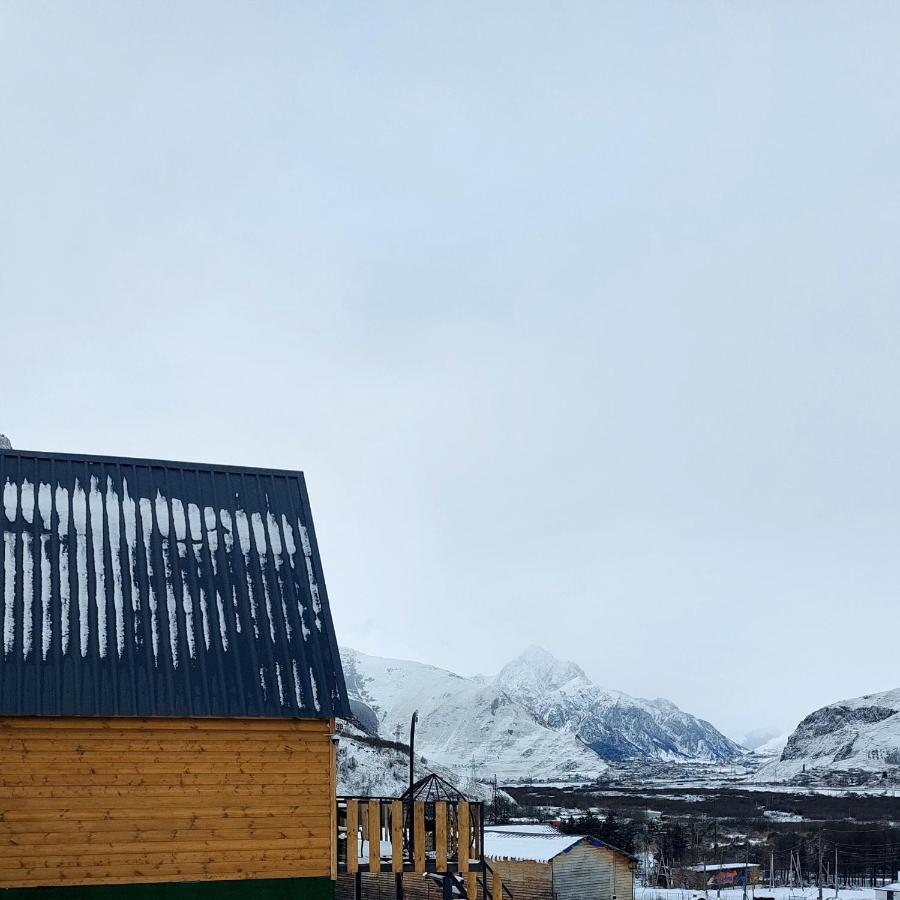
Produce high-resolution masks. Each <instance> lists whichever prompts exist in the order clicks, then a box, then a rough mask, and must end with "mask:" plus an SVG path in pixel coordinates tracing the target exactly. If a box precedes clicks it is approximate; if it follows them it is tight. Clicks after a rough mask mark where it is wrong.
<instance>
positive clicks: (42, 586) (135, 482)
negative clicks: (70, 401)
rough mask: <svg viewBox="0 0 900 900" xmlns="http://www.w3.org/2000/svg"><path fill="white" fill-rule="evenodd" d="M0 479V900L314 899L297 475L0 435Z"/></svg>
mask: <svg viewBox="0 0 900 900" xmlns="http://www.w3.org/2000/svg"><path fill="white" fill-rule="evenodd" d="M0 491H2V493H3V507H2V509H0V530H2V533H3V546H2V552H0V584H2V590H0V629H2V631H0V637H2V653H0V896H2V897H3V898H4V900H7V898H8V900H18V898H30V897H34V898H57V897H58V898H72V900H76V898H98V900H116V898H128V900H150V898H153V900H159V898H179V900H188V898H216V900H226V898H233V900H238V898H242V897H246V898H253V900H275V898H288V897H290V898H293V900H306V898H326V897H329V898H330V897H332V896H333V884H334V882H333V879H334V877H335V876H336V872H337V807H336V798H335V756H334V744H333V740H332V737H333V735H334V719H335V716H345V715H347V711H348V706H347V696H346V689H345V686H344V677H343V674H342V671H341V662H340V657H339V655H338V650H337V644H336V641H335V634H334V629H333V625H332V619H331V613H330V611H329V606H328V597H327V593H326V590H325V582H324V579H323V576H322V565H321V561H320V559H319V551H318V547H317V543H316V535H315V529H314V528H313V522H312V516H311V513H310V506H309V498H308V496H307V490H306V485H305V482H304V478H303V475H302V474H301V473H299V472H290V471H273V470H261V469H244V468H233V467H226V466H208V465H194V464H185V463H171V462H158V461H151V460H140V459H111V458H105V457H96V456H71V455H62V454H46V453H28V452H21V451H14V450H11V449H9V448H8V447H5V448H2V449H0Z"/></svg>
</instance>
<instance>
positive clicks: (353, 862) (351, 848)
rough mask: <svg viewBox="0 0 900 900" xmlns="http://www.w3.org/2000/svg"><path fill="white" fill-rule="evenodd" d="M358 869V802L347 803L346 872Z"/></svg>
mask: <svg viewBox="0 0 900 900" xmlns="http://www.w3.org/2000/svg"><path fill="white" fill-rule="evenodd" d="M357 869H359V801H358V800H348V801H347V871H348V872H356V871H357Z"/></svg>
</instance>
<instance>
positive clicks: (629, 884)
mask: <svg viewBox="0 0 900 900" xmlns="http://www.w3.org/2000/svg"><path fill="white" fill-rule="evenodd" d="M553 893H554V900H582V898H584V897H593V898H596V900H634V878H633V875H632V863H631V860H630V859H629V858H628V857H627V856H625V855H624V854H622V853H616V852H615V851H614V850H610V849H608V848H606V847H595V846H593V845H592V844H590V843H589V842H588V841H582V842H581V843H579V844H576V845H575V846H574V847H572V848H571V849H570V850H569V851H568V852H566V853H560V854H559V855H558V856H556V857H554V858H553Z"/></svg>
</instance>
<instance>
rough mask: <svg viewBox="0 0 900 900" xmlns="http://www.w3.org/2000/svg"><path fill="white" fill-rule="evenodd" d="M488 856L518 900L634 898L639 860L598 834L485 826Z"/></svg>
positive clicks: (507, 888) (536, 826)
mask: <svg viewBox="0 0 900 900" xmlns="http://www.w3.org/2000/svg"><path fill="white" fill-rule="evenodd" d="M484 855H485V859H486V861H487V864H488V866H489V867H490V869H491V870H492V872H493V873H495V875H496V876H497V877H498V878H499V879H500V880H502V886H503V890H504V892H506V891H507V890H508V891H509V893H510V895H511V896H512V897H514V898H515V900H584V898H585V897H590V898H591V900H634V871H635V868H636V866H637V861H636V859H635V858H634V857H633V856H631V855H630V854H628V853H626V852H625V851H624V850H619V849H618V848H616V847H612V846H610V845H609V844H606V843H604V842H603V841H600V840H597V839H596V838H592V837H585V836H582V835H573V834H561V833H560V832H559V831H557V830H556V829H555V828H553V827H552V826H550V825H508V826H487V827H486V828H485V830H484ZM504 896H506V894H504ZM507 900H509V898H508V897H507Z"/></svg>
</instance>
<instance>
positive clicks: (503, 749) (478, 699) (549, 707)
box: [341, 645, 744, 782]
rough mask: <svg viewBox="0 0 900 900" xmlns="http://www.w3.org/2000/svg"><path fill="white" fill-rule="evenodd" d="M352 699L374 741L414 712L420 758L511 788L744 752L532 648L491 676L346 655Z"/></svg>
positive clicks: (663, 703)
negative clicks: (627, 762)
mask: <svg viewBox="0 0 900 900" xmlns="http://www.w3.org/2000/svg"><path fill="white" fill-rule="evenodd" d="M341 656H342V658H343V660H344V670H345V676H346V680H347V688H348V692H349V694H350V696H351V698H353V700H354V702H356V703H358V704H362V705H363V707H365V709H368V710H369V711H370V713H371V719H372V720H373V721H375V722H376V723H377V729H378V733H379V734H380V735H381V736H382V737H385V738H393V739H396V738H397V737H399V736H402V735H405V733H406V729H407V728H408V725H409V717H410V716H411V715H412V713H413V711H414V710H416V709H418V711H419V720H418V727H417V753H419V752H421V754H422V755H424V756H426V757H428V758H430V759H434V760H435V761H436V762H438V763H440V764H441V765H444V766H448V767H450V768H455V769H456V770H457V771H461V770H462V769H464V770H466V771H469V772H481V773H482V775H486V776H488V777H490V776H492V775H495V774H496V775H497V777H498V778H501V779H505V780H507V781H508V782H509V781H519V782H521V781H548V780H559V781H569V782H571V781H577V780H581V781H589V780H594V779H596V778H598V777H600V776H601V775H603V774H604V772H605V771H606V769H607V760H609V761H613V760H622V759H629V758H641V759H647V758H652V759H663V760H700V761H705V762H722V761H725V760H729V759H733V758H734V757H735V756H737V755H739V754H741V753H743V752H744V751H743V748H741V747H739V746H738V745H737V744H735V743H734V742H733V741H730V740H729V739H728V738H726V737H725V736H724V735H722V734H721V733H720V732H718V731H717V730H716V729H715V728H714V727H713V726H712V725H710V724H709V723H708V722H705V721H704V720H702V719H698V718H697V717H695V716H692V715H690V714H689V713H685V712H683V711H682V710H681V709H679V708H678V707H677V706H676V705H675V704H674V703H672V702H671V701H669V700H666V699H664V698H656V699H655V700H643V699H640V698H634V697H630V696H629V695H628V694H625V693H623V692H621V691H611V690H608V689H605V688H601V687H599V686H597V685H595V684H594V683H593V682H592V681H591V680H590V678H588V676H587V675H586V674H585V672H584V670H583V669H582V668H581V667H580V666H579V665H577V664H576V663H574V662H572V661H568V660H559V659H557V658H556V657H554V656H553V655H552V654H550V653H549V652H547V651H546V650H544V649H543V648H541V647H538V646H536V645H533V646H531V647H528V648H527V649H526V650H525V651H524V652H523V653H522V654H521V655H520V656H518V657H516V658H515V659H513V660H510V661H509V662H508V663H507V664H506V665H505V666H504V667H503V668H502V669H501V671H500V672H499V673H498V674H497V675H495V676H485V675H478V676H473V677H466V676H462V675H458V674H457V673H455V672H451V671H450V670H447V669H441V668H439V667H436V666H432V665H429V664H427V663H419V662H413V661H409V660H399V659H388V658H383V657H375V656H370V655H368V654H364V653H361V652H359V651H357V650H353V649H351V648H342V649H341Z"/></svg>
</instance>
